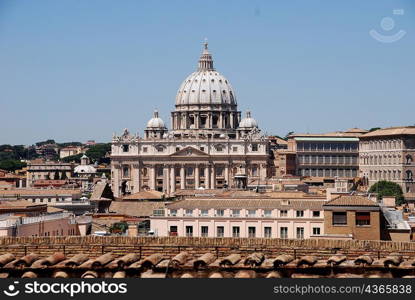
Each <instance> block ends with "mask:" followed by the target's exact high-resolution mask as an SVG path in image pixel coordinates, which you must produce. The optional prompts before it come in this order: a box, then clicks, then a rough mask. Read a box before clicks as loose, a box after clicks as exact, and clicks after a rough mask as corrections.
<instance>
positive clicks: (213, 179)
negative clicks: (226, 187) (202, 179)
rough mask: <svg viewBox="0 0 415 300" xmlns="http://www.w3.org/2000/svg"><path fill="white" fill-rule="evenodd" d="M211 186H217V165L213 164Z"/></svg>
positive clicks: (213, 187) (212, 187)
mask: <svg viewBox="0 0 415 300" xmlns="http://www.w3.org/2000/svg"><path fill="white" fill-rule="evenodd" d="M210 177H211V178H210V188H211V189H215V188H216V170H215V165H214V164H212V167H211V171H210Z"/></svg>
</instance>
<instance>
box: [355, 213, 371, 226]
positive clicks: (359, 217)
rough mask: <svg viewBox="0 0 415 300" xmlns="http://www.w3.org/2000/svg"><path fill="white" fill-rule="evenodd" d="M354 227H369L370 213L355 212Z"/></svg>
mask: <svg viewBox="0 0 415 300" xmlns="http://www.w3.org/2000/svg"><path fill="white" fill-rule="evenodd" d="M356 225H357V226H369V225H370V212H356Z"/></svg>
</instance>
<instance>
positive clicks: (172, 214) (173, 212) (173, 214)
mask: <svg viewBox="0 0 415 300" xmlns="http://www.w3.org/2000/svg"><path fill="white" fill-rule="evenodd" d="M170 216H172V217H175V216H177V209H170Z"/></svg>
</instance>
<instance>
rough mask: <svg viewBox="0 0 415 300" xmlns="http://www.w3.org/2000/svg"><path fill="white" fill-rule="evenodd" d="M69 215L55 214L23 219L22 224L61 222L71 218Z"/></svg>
mask: <svg viewBox="0 0 415 300" xmlns="http://www.w3.org/2000/svg"><path fill="white" fill-rule="evenodd" d="M69 216H70V214H69V213H66V212H64V213H60V214H53V215H46V216H39V217H27V218H21V224H22V225H24V224H33V223H39V222H44V221H50V220H59V219H63V218H67V217H69Z"/></svg>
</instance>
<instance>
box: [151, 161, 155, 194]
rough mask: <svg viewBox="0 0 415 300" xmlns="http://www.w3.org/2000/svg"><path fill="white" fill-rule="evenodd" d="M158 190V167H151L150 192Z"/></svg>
mask: <svg viewBox="0 0 415 300" xmlns="http://www.w3.org/2000/svg"><path fill="white" fill-rule="evenodd" d="M155 189H156V166H155V165H151V166H150V190H155Z"/></svg>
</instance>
